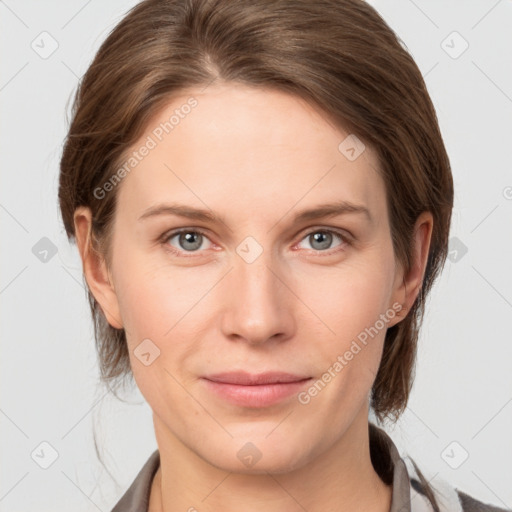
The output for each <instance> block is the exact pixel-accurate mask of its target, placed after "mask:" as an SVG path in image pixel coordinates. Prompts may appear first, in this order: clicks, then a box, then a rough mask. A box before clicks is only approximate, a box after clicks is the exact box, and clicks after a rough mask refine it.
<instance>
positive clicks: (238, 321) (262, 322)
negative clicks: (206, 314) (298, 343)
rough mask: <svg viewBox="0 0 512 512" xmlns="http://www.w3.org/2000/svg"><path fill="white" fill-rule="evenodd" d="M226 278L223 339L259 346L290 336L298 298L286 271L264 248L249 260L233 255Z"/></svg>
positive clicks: (223, 290)
mask: <svg viewBox="0 0 512 512" xmlns="http://www.w3.org/2000/svg"><path fill="white" fill-rule="evenodd" d="M268 252H269V251H268ZM226 277H227V279H226V280H225V281H226V282H225V283H224V288H223V289H222V291H221V293H222V294H223V297H224V298H223V299H221V304H222V306H221V329H222V332H223V334H224V336H226V338H228V339H231V340H243V341H245V342H246V343H249V344H252V345H258V344H262V343H264V342H266V341H270V340H272V341H273V342H276V341H279V340H280V341H284V340H285V339H287V338H290V337H291V336H293V333H294V329H295V320H294V318H295V316H294V314H293V310H294V308H295V307H296V304H294V301H296V300H297V299H295V298H294V294H293V293H292V291H291V290H290V289H289V285H288V283H286V280H287V279H286V275H285V273H284V272H283V271H280V270H279V266H278V265H276V263H275V262H273V261H272V259H271V257H270V255H268V254H267V252H266V251H263V253H262V254H260V256H259V257H258V258H257V259H256V260H255V261H252V262H251V263H249V262H247V261H245V260H244V259H243V258H242V257H239V256H238V255H236V258H235V259H234V263H233V269H232V270H231V272H229V274H228V275H227V276H226Z"/></svg>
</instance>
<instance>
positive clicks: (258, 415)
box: [100, 84, 404, 472]
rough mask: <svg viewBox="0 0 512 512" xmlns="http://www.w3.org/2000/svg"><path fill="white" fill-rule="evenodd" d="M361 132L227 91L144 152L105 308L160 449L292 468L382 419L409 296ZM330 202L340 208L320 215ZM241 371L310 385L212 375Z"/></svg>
mask: <svg viewBox="0 0 512 512" xmlns="http://www.w3.org/2000/svg"><path fill="white" fill-rule="evenodd" d="M192 97H193V98H194V99H191V98H192ZM186 105H188V107H186ZM173 115H174V117H172V116H173ZM170 119H171V121H169V120H170ZM348 136H349V133H346V132H343V131H340V130H339V129H337V128H335V127H334V126H333V125H332V124H331V123H330V122H328V121H327V120H326V119H325V118H324V117H323V116H322V115H321V114H319V113H318V112H317V111H316V110H315V109H314V108H313V107H311V106H309V105H308V104H307V103H305V102H304V101H302V100H299V99H298V98H295V97H293V96H290V95H287V94H285V93H282V92H277V91H272V90H268V89H266V90H263V89H261V90H260V89H256V88H250V87H247V86H243V85H234V84H224V85H218V86H209V87H207V88H206V90H205V91H204V92H201V89H199V88H197V89H191V90H190V91H188V92H183V94H182V96H180V97H176V98H175V99H174V100H173V101H172V103H171V104H169V105H168V106H167V107H166V108H165V109H164V110H162V111H161V112H160V113H159V114H158V116H157V117H156V118H155V119H154V120H153V121H152V122H151V123H150V125H149V126H148V128H147V131H146V132H145V133H144V135H143V136H142V137H141V138H140V140H139V141H138V142H137V143H136V144H134V146H133V148H132V150H133V151H136V152H137V154H136V155H133V154H131V156H133V158H135V160H132V161H131V164H130V163H129V164H128V166H127V167H126V169H129V172H126V176H124V178H123V179H122V181H121V183H120V184H118V185H116V186H117V187H119V189H118V190H117V191H116V192H118V194H119V195H118V203H117V210H116V217H115V223H114V235H113V253H112V268H111V271H112V274H111V276H112V281H113V288H114V289H115V292H114V293H113V294H112V295H111V296H109V295H108V294H105V296H103V297H101V298H100V302H101V301H103V304H102V305H103V306H104V310H105V311H106V314H107V311H108V312H112V313H113V314H112V316H111V317H110V318H109V321H111V323H112V324H113V325H115V326H117V327H119V325H116V324H115V321H114V320H113V318H114V317H115V316H117V317H118V318H119V319H120V320H121V322H122V326H123V327H124V328H125V330H126V332H127V340H128V346H129V352H130V359H131V365H132V369H133V373H134V377H135V380H136V383H137V385H138V387H139V388H140V391H141V393H142V394H143V395H144V397H145V398H146V400H147V402H148V403H149V405H150V406H151V408H152V409H153V411H154V419H155V427H156V433H157V438H158V439H159V440H162V439H164V438H166V437H167V438H168V437H169V436H171V437H172V438H173V439H175V440H178V441H179V442H181V443H182V444H183V445H185V446H186V447H187V448H189V449H190V450H192V451H193V452H194V453H195V454H197V455H198V456H200V457H201V458H202V459H203V460H206V461H208V462H209V463H211V464H213V465H214V466H217V467H221V468H224V469H226V470H230V471H237V472H240V471H254V472H260V471H273V472H279V471H289V470H291V469H293V468H298V467H301V466H303V465H304V464H306V463H307V462H308V461H310V460H312V459H313V458H314V457H316V456H318V455H320V454H321V453H322V452H325V451H326V450H328V449H329V448H331V447H332V446H333V444H334V443H336V442H337V441H338V440H339V439H340V438H341V436H343V434H344V433H345V432H347V430H348V429H349V427H350V426H351V425H353V424H354V422H358V421H361V422H362V423H359V424H360V425H362V424H363V423H364V425H366V423H367V417H368V396H369V392H370V389H371V387H372V384H373V382H374V379H375V376H376V372H377V369H378V367H379V362H380V358H381V353H382V348H383V341H384V337H385V333H386V328H388V327H390V326H392V325H394V324H395V323H397V321H398V320H399V319H398V318H397V316H396V311H397V309H400V306H399V305H400V304H402V302H403V299H404V290H403V288H402V274H401V271H400V267H399V266H396V265H395V259H394V254H393V248H392V243H391V235H390V226H389V218H388V214H387V208H386V195H385V188H384V182H383V181H382V179H381V178H380V176H379V174H378V172H377V168H378V161H377V158H376V155H375V154H374V152H373V151H372V149H371V148H369V147H366V148H363V146H361V145H360V144H358V143H357V141H356V140H354V139H353V138H352V137H349V138H348V139H347V137H348ZM143 147H146V148H147V149H146V150H144V149H141V148H143ZM135 163H136V165H135ZM122 174H123V173H121V176H122ZM113 188H115V186H113ZM109 193H114V192H112V191H110V192H109ZM342 203H344V204H345V206H347V205H353V206H354V208H353V209H351V208H345V209H343V208H341V205H342ZM325 205H330V207H331V206H333V205H338V207H339V212H338V213H337V214H331V215H323V216H314V215H313V214H311V215H306V214H304V212H306V211H314V210H317V209H322V208H323V207H324V206H325ZM166 206H169V210H167V211H166V210H165V208H164V207H166ZM171 206H172V207H173V208H176V209H178V208H179V209H181V210H182V214H181V215H180V214H178V213H176V211H175V213H172V212H171V210H170V207H171ZM156 207H159V208H160V210H159V211H160V213H158V212H157V213H155V211H154V209H155V208H156ZM330 207H329V209H330ZM199 210H200V211H201V212H203V213H201V214H199V213H195V212H198V211H199ZM152 212H153V214H152ZM186 212H189V213H188V214H187V213H186ZM207 216H209V217H211V219H208V218H207ZM176 230H183V231H184V233H183V234H182V235H181V236H180V234H177V235H176V234H175V231H176ZM107 317H109V316H108V314H107ZM230 372H246V373H248V374H251V375H252V376H254V375H258V374H262V373H264V372H285V373H287V374H291V375H292V376H295V377H291V378H294V379H295V381H297V380H301V379H303V380H302V382H299V383H297V382H296V383H295V384H283V383H281V384H273V385H272V384H271V385H267V386H262V385H260V386H248V385H234V384H231V385H229V384H225V383H224V384H222V383H217V384H213V383H212V382H211V381H209V380H207V379H206V378H207V377H210V378H212V379H213V378H215V375H216V374H224V373H230ZM229 378H230V377H229V376H228V377H225V376H224V377H222V376H221V377H219V379H220V380H221V381H223V382H226V381H227V380H229ZM304 379H309V380H304ZM281 380H282V379H281ZM247 443H252V444H247ZM259 457H261V458H260V459H259V460H257V459H258V458H259ZM251 460H252V461H253V462H250V461H251ZM254 461H256V463H255V462H254ZM252 464H254V468H252ZM251 468H252V469H251Z"/></svg>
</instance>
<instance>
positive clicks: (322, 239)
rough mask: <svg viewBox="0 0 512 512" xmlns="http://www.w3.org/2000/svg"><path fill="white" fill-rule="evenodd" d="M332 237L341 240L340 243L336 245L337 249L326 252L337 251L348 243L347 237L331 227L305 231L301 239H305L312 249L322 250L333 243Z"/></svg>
mask: <svg viewBox="0 0 512 512" xmlns="http://www.w3.org/2000/svg"><path fill="white" fill-rule="evenodd" d="M334 238H338V239H339V240H341V243H340V244H338V246H336V247H337V249H335V250H334V251H330V252H329V253H328V254H331V253H332V252H337V251H338V250H343V249H342V248H344V247H345V246H346V245H348V244H349V241H348V238H347V237H345V236H344V235H342V234H341V233H339V232H338V231H333V230H331V229H319V228H317V229H314V230H312V231H310V232H309V233H307V234H306V236H305V237H304V238H303V239H302V240H307V241H308V243H309V244H310V246H311V248H312V250H314V251H317V252H324V251H328V250H329V249H330V248H331V244H332V243H333V240H334Z"/></svg>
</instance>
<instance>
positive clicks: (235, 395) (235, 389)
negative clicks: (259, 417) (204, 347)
mask: <svg viewBox="0 0 512 512" xmlns="http://www.w3.org/2000/svg"><path fill="white" fill-rule="evenodd" d="M203 380H204V382H205V383H206V386H207V388H208V389H209V390H210V391H212V392H213V393H215V394H217V395H218V396H220V397H222V398H223V399H225V400H227V401H228V402H231V403H233V404H235V405H241V406H244V407H267V406H270V405H273V404H277V403H279V402H281V401H282V400H284V399H285V398H288V397H290V396H292V395H294V394H296V393H298V392H299V391H300V390H301V389H302V388H303V387H304V386H305V385H306V384H307V383H308V382H309V381H310V380H311V379H310V378H309V379H304V380H301V381H297V382H280V383H277V384H259V385H255V386H242V385H239V384H227V383H225V382H214V381H211V380H208V379H203Z"/></svg>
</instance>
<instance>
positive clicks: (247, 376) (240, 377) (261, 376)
mask: <svg viewBox="0 0 512 512" xmlns="http://www.w3.org/2000/svg"><path fill="white" fill-rule="evenodd" d="M204 378H205V379H207V380H211V381H214V382H224V383H226V384H239V385H243V386H255V385H258V384H277V383H285V382H299V381H302V380H306V379H309V378H310V377H306V376H304V375H294V374H291V373H284V372H264V373H258V374H251V373H248V372H244V371H236V372H226V373H215V374H213V375H208V376H206V377H204Z"/></svg>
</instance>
